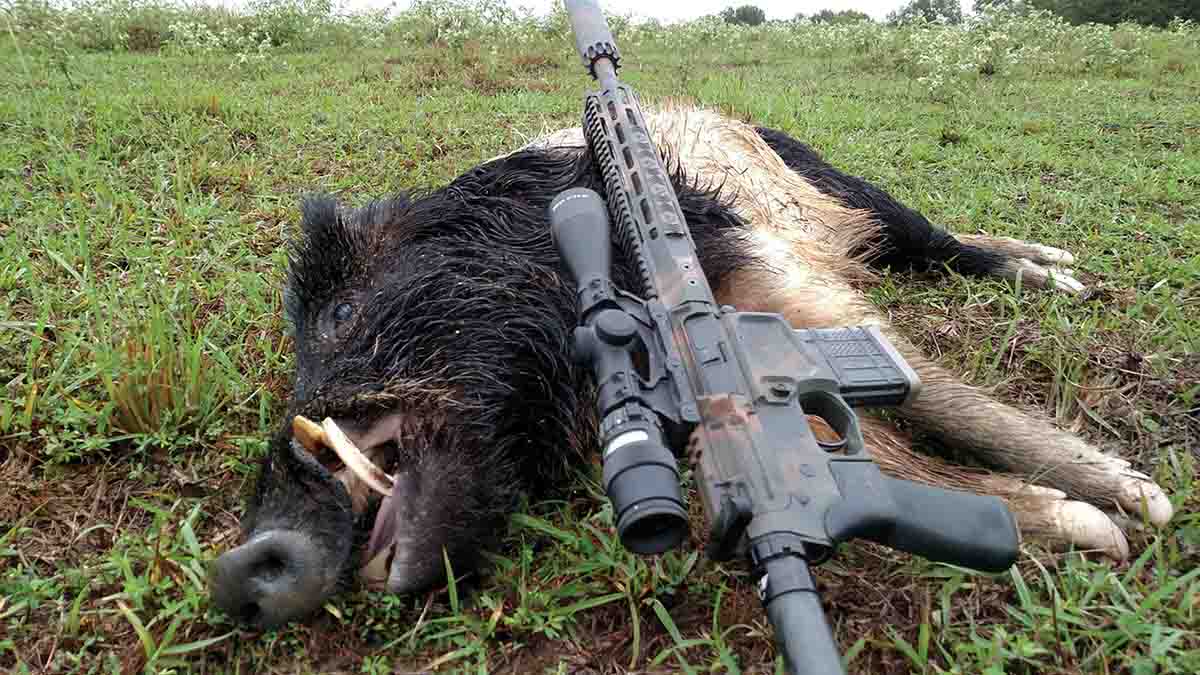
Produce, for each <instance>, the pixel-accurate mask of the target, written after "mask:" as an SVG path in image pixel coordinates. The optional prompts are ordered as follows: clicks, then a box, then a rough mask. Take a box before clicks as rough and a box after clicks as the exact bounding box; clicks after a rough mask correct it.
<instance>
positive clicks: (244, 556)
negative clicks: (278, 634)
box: [210, 530, 328, 629]
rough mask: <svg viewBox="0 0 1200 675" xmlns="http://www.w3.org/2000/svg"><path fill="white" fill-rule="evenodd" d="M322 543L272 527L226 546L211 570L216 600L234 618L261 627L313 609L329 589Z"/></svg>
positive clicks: (278, 622) (214, 598)
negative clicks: (235, 546)
mask: <svg viewBox="0 0 1200 675" xmlns="http://www.w3.org/2000/svg"><path fill="white" fill-rule="evenodd" d="M322 569H323V561H322V556H321V553H320V549H319V548H318V547H317V546H316V545H315V544H314V543H313V542H312V540H311V539H309V538H308V537H306V536H304V535H303V534H300V533H299V532H293V531H288V530H271V531H268V532H264V533H262V534H258V535H256V536H254V537H252V538H251V539H250V540H249V541H247V542H246V543H245V544H242V545H241V546H238V547H237V548H235V549H232V550H230V551H227V552H226V553H224V554H223V555H221V556H220V557H219V558H217V560H216V562H215V563H214V564H213V568H212V571H211V576H210V583H211V584H212V597H213V601H214V602H215V604H216V606H217V607H218V608H219V609H220V610H221V611H223V612H225V613H226V614H228V615H229V616H230V617H232V618H233V619H234V620H235V621H238V622H240V623H243V624H247V625H249V626H253V627H256V628H261V629H271V628H275V627H278V626H281V625H283V624H285V623H287V622H288V621H291V620H293V619H298V618H302V617H303V616H305V615H307V614H309V613H311V612H313V611H315V610H316V609H317V608H318V607H320V606H321V602H322V600H323V599H324V598H325V596H326V595H327V586H328V584H327V583H326V578H325V575H324V574H323V573H322V572H321V570H322Z"/></svg>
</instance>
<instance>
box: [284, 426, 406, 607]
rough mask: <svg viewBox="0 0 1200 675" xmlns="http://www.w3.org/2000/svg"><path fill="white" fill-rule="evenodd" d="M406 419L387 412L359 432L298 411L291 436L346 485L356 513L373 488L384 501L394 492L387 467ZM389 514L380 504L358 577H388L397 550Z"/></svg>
mask: <svg viewBox="0 0 1200 675" xmlns="http://www.w3.org/2000/svg"><path fill="white" fill-rule="evenodd" d="M402 421H403V418H402V417H401V415H400V414H398V413H396V414H392V415H386V416H384V417H383V418H381V419H379V420H377V421H376V422H374V423H373V424H371V425H370V426H369V427H368V428H366V429H365V430H364V431H362V432H355V431H353V430H346V429H343V426H346V427H350V425H349V424H347V423H346V422H342V423H341V424H339V423H338V422H337V421H336V420H334V419H333V418H331V417H326V418H325V419H324V420H323V421H322V422H321V424H317V423H316V422H313V421H312V420H310V419H308V418H306V417H303V416H301V415H297V416H295V417H294V418H293V419H292V437H293V438H294V439H295V440H296V441H297V442H298V443H299V444H300V445H301V446H302V447H303V448H304V449H305V450H307V451H308V452H309V453H310V454H311V455H312V456H313V457H315V458H317V459H318V460H319V461H321V463H322V464H323V465H324V466H325V467H326V468H327V469H328V470H329V472H330V473H331V474H333V477H334V478H336V479H337V480H338V481H339V482H341V483H342V485H344V486H345V487H346V491H347V492H348V493H349V494H350V503H351V507H352V508H353V510H354V512H355V514H362V513H364V512H365V511H366V509H367V506H368V504H369V502H370V498H371V493H372V492H374V493H377V494H379V495H380V496H382V497H383V498H384V499H385V500H386V499H388V498H390V497H391V495H392V489H393V487H394V485H395V479H394V478H393V477H392V476H391V475H390V474H389V473H387V471H386V469H388V468H391V465H392V464H394V463H395V462H396V461H397V458H398V455H399V452H398V450H399V447H398V445H397V444H396V438H397V437H398V432H399V429H400V426H401V424H402ZM331 452H332V455H331V454H330V453H331ZM390 514H391V511H390V510H389V509H386V508H381V509H380V510H379V512H378V514H377V515H376V517H375V523H374V525H373V527H372V531H371V538H370V540H369V542H368V543H367V549H366V552H365V555H364V561H365V564H364V565H363V567H362V568H361V569H360V576H362V578H363V581H364V582H366V583H367V584H368V585H372V586H375V585H379V584H380V583H382V582H384V581H386V579H387V576H388V570H389V568H390V566H391V558H392V556H393V553H394V550H393V547H394V543H393V542H392V541H391V537H390V534H391V530H392V529H393V528H394V523H392V522H390V518H389V515H390Z"/></svg>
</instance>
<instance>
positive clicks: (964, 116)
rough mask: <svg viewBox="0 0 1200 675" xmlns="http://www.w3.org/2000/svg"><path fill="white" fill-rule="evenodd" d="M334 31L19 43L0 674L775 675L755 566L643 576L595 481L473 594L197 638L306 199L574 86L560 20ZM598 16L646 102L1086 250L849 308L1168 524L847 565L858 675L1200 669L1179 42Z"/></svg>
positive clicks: (70, 28)
mask: <svg viewBox="0 0 1200 675" xmlns="http://www.w3.org/2000/svg"><path fill="white" fill-rule="evenodd" d="M331 9H332V8H331V7H330V6H329V5H328V4H325V3H321V2H280V1H276V0H264V1H263V2H260V3H257V4H255V5H254V6H252V7H251V11H249V12H247V13H245V14H238V15H235V14H232V13H229V12H227V11H218V10H212V9H196V8H187V7H180V6H174V5H169V4H162V3H158V2H146V1H142V0H101V1H100V2H90V3H84V4H77V5H72V6H68V7H66V8H63V7H52V6H50V5H46V4H41V3H39V2H31V1H30V0H20V1H19V2H16V3H11V4H10V5H8V6H7V8H6V9H5V11H4V12H3V14H2V16H3V20H4V25H3V26H2V27H0V28H2V30H0V33H3V34H4V41H3V44H2V46H0V50H2V52H3V57H4V61H5V63H6V64H8V65H9V67H7V68H5V69H3V71H2V72H0V86H3V88H4V90H5V91H6V92H7V94H8V95H7V96H5V97H3V99H0V132H2V133H0V242H2V244H3V246H2V248H0V387H2V388H0V487H2V494H3V497H2V498H0V668H2V669H4V670H5V671H10V672H137V671H141V670H143V669H145V670H147V671H149V672H298V671H300V672H307V671H322V672H328V671H331V670H343V671H354V672H388V671H390V670H391V669H393V668H396V669H399V670H420V669H424V668H430V669H439V670H447V671H458V670H469V671H472V672H483V671H488V672H520V673H528V672H543V671H548V672H566V671H570V670H576V669H580V668H584V669H587V668H592V669H594V670H597V671H603V672H622V671H625V670H637V671H643V672H645V671H663V672H667V671H670V672H679V671H687V672H699V671H710V670H717V671H723V672H771V671H774V670H775V669H776V667H777V664H776V663H775V661H774V659H773V653H772V648H771V639H770V628H769V625H768V624H767V623H766V622H765V620H764V618H763V617H762V615H761V613H760V609H759V606H758V604H757V600H756V598H755V595H754V592H753V589H752V588H751V587H750V585H749V584H748V583H747V580H746V578H745V576H744V573H743V570H741V569H739V568H737V567H726V566H718V565H713V564H710V563H707V562H706V561H705V560H704V559H703V557H702V556H700V555H698V554H697V552H696V550H695V548H694V546H692V545H689V546H688V547H685V548H684V549H681V550H680V551H678V552H674V553H671V554H668V555H664V556H660V557H655V558H638V557H635V556H633V555H631V554H628V553H626V552H625V551H624V550H622V549H621V547H620V545H619V543H618V542H617V541H616V539H615V536H614V532H613V529H612V522H611V513H610V511H609V508H608V505H607V503H606V500H605V499H604V498H603V495H602V493H601V492H600V490H599V488H598V487H597V481H596V476H595V475H594V474H590V473H586V472H585V473H584V475H581V476H580V479H579V490H578V492H577V494H576V496H575V497H574V498H573V499H571V500H570V501H569V502H565V503H552V504H534V505H529V506H528V507H527V508H525V509H523V510H522V512H521V513H520V514H519V515H518V516H516V517H515V518H514V519H513V522H512V530H511V532H510V534H509V543H510V546H509V548H508V549H507V550H506V551H505V553H504V555H503V556H501V557H499V558H497V559H496V561H495V563H496V569H495V572H494V573H493V574H491V575H489V576H487V577H485V578H483V579H471V578H457V579H456V581H455V583H452V584H449V585H448V586H447V587H445V588H440V589H435V590H434V591H432V592H430V593H428V594H425V595H421V596H419V597H408V598H395V597H389V596H386V595H382V594H375V593H367V592H356V593H353V594H351V595H349V596H346V597H344V598H341V599H339V600H338V601H337V602H335V603H331V604H330V605H329V606H327V607H326V611H324V612H323V613H322V614H321V615H320V616H319V617H316V618H315V619H314V620H313V621H312V622H310V623H308V624H306V625H298V626H292V627H288V628H286V629H281V630H278V631H273V632H270V633H267V634H259V635H249V634H245V633H240V632H238V631H237V630H236V629H235V628H234V627H233V626H232V624H231V623H230V622H228V620H227V619H226V618H225V617H223V616H221V615H219V614H218V613H216V612H215V611H214V610H212V609H211V608H210V607H209V605H208V601H207V597H206V589H205V585H204V577H205V565H206V564H207V562H208V561H209V560H211V559H212V557H213V556H214V555H215V554H216V553H217V552H218V551H219V550H222V549H223V548H224V547H225V546H227V545H229V544H230V543H231V542H232V540H233V538H234V537H235V536H236V521H237V514H238V512H239V509H240V503H241V501H240V494H241V492H242V491H244V490H245V489H246V488H247V487H248V486H249V480H250V478H251V477H252V473H253V467H254V464H255V462H256V461H257V459H258V458H259V457H260V456H261V453H262V452H263V450H264V439H265V438H266V434H267V433H268V432H269V430H270V428H271V425H272V424H274V423H275V421H276V420H277V419H278V418H279V415H280V414H281V412H282V408H283V405H284V402H285V400H286V397H287V394H288V387H289V383H288V381H287V374H288V371H289V367H290V358H291V357H290V337H289V336H288V335H287V333H286V330H285V327H284V325H283V323H282V318H281V311H280V309H281V297H280V295H281V293H280V284H281V280H282V270H283V262H284V253H283V249H282V246H283V244H284V243H285V242H286V241H287V238H288V236H289V235H290V234H291V232H292V231H293V230H292V228H293V227H294V225H295V222H296V218H297V205H298V198H299V197H300V195H301V194H302V193H304V192H307V191H311V190H318V189H319V190H327V191H332V192H337V193H341V194H343V195H344V198H345V199H346V200H347V201H349V202H350V203H361V202H362V201H365V200H366V199H368V198H370V197H373V196H378V195H381V194H386V193H388V192H390V191H393V190H396V189H401V188H414V187H415V188H420V187H425V186H432V185H435V184H438V183H439V182H442V181H445V180H447V179H449V178H451V177H453V176H454V175H456V174H457V173H458V172H460V171H462V170H464V169H466V168H469V167H470V166H472V165H474V164H475V163H477V162H479V161H480V160H482V159H486V158H489V157H492V156H494V155H496V154H499V153H502V152H505V151H507V150H509V149H511V148H513V147H514V146H516V145H518V144H520V143H522V142H524V141H525V140H527V139H529V138H530V137H532V136H534V135H536V134H537V133H538V132H540V131H542V130H545V129H553V128H557V127H560V126H562V125H575V124H577V123H578V119H579V115H580V105H579V101H580V95H581V93H582V91H583V88H584V87H585V86H587V82H586V80H585V77H584V75H583V72H582V69H581V68H580V66H579V63H578V61H577V59H576V56H575V54H574V52H573V43H572V42H571V39H570V35H569V33H568V31H567V27H566V22H565V20H564V16H563V15H562V14H561V12H558V13H555V14H552V15H551V16H549V17H545V18H538V17H531V16H522V15H519V14H516V13H513V12H511V11H509V10H506V9H505V8H504V7H503V6H500V5H498V4H495V3H489V2H478V3H449V2H435V3H418V5H417V6H416V7H415V8H414V9H413V10H411V11H409V12H406V13H404V14H401V15H400V16H398V17H395V18H391V19H389V18H387V17H384V16H382V15H353V16H348V15H339V14H337V13H334V12H332V11H331ZM613 24H614V27H615V28H616V31H617V38H618V40H619V41H620V44H621V46H622V48H623V49H624V51H625V52H626V59H627V60H626V63H627V64H628V65H629V69H628V71H626V72H627V74H628V80H629V81H630V82H631V83H632V84H633V85H634V86H635V87H636V88H637V89H638V91H639V92H641V93H642V95H643V96H644V97H645V98H647V99H649V100H651V101H652V100H654V99H658V98H662V97H667V96H674V97H690V98H692V99H694V100H696V101H698V102H701V103H703V104H704V105H708V106H713V107H717V108H720V109H723V110H725V111H727V112H730V113H732V114H734V115H739V116H744V117H747V118H751V119H753V120H755V121H756V122H758V123H761V124H765V125H769V126H774V127H777V128H780V129H782V130H784V131H786V132H788V133H791V134H793V135H796V136H798V137H799V138H802V139H805V140H806V141H809V142H811V143H812V144H813V145H814V146H816V147H817V148H818V149H819V150H820V151H821V152H822V153H823V154H824V155H825V156H826V157H827V158H828V159H829V160H830V161H832V162H833V163H834V164H835V165H836V166H839V167H841V168H843V169H845V170H847V171H849V172H852V173H856V174H858V175H861V176H863V177H865V178H867V179H868V180H871V181H875V182H877V183H878V184H880V185H882V186H884V187H885V188H886V189H888V190H889V191H891V192H892V193H893V194H895V195H896V196H897V197H899V198H900V199H902V200H903V201H905V202H907V203H909V204H911V205H912V206H914V207H915V208H917V209H919V210H921V211H923V212H924V213H926V214H927V215H928V216H929V217H930V218H931V219H932V220H934V221H935V222H937V223H939V224H942V225H943V226H945V227H947V228H949V229H951V230H954V231H958V232H975V231H986V232H990V233H994V234H1000V235H1008V236H1013V237H1020V238H1027V239H1033V240H1037V241H1040V242H1043V243H1046V244H1050V245H1054V246H1060V247H1063V248H1067V249H1069V250H1071V251H1072V252H1073V253H1074V254H1075V255H1076V257H1077V259H1078V261H1079V264H1078V269H1077V275H1078V276H1080V277H1081V278H1083V279H1085V280H1086V282H1087V283H1089V284H1090V285H1091V287H1092V289H1093V290H1092V292H1090V293H1089V294H1088V295H1087V296H1085V297H1082V298H1070V297H1065V296H1060V295H1056V294H1050V293H1039V292H1029V291H1028V290H1021V289H1014V288H1010V287H1009V286H1008V285H1006V284H1003V283H999V282H990V281H986V280H967V279H962V278H955V277H950V278H948V279H946V280H944V281H942V282H940V283H938V284H936V285H933V286H929V285H920V284H918V283H916V282H917V281H919V280H917V279H914V278H912V277H911V276H909V275H899V274H898V275H892V276H889V277H887V278H886V279H885V281H884V283H883V284H882V285H881V286H880V287H878V288H876V289H874V290H873V291H872V295H873V298H874V299H875V301H877V302H878V303H879V304H880V305H881V306H883V307H885V308H886V309H887V311H888V312H889V313H890V315H891V316H892V317H893V319H894V320H895V321H897V322H898V323H899V324H900V325H902V326H903V327H904V329H905V330H906V331H907V332H908V334H909V335H910V336H911V337H912V338H913V339H914V340H916V341H918V342H919V343H921V344H923V345H925V346H926V347H927V348H928V350H929V351H930V352H931V353H933V354H936V355H940V356H941V357H942V358H943V359H944V360H945V362H946V363H948V364H951V365H953V366H954V367H956V369H957V370H958V371H959V372H961V373H962V374H963V375H965V376H966V377H968V378H969V379H970V380H971V381H973V382H975V383H978V384H980V385H983V386H987V387H991V388H993V389H994V390H996V391H998V392H999V393H1001V394H1002V395H1004V396H1005V397H1007V398H1008V399H1009V400H1014V401H1018V402H1020V403H1022V404H1026V405H1029V406H1033V407H1037V408H1041V409H1043V410H1047V411H1049V412H1051V413H1052V414H1054V415H1055V417H1056V419H1057V420H1058V421H1059V422H1060V423H1062V424H1063V425H1064V426H1067V427H1069V428H1072V429H1074V430H1077V431H1078V432H1080V433H1082V434H1084V435H1086V436H1087V437H1089V438H1090V439H1092V440H1094V441H1096V442H1097V443H1100V444H1101V445H1102V446H1104V447H1106V448H1110V449H1111V450H1112V451H1114V452H1117V453H1120V454H1122V455H1123V456H1126V457H1128V458H1130V459H1131V460H1133V461H1134V463H1135V465H1136V466H1137V468H1139V469H1141V470H1143V471H1146V472H1147V473H1150V474H1152V475H1154V476H1155V477H1156V478H1157V479H1158V480H1160V481H1161V483H1162V484H1163V485H1164V486H1166V487H1167V488H1168V489H1169V490H1170V491H1171V492H1172V494H1173V495H1175V498H1176V500H1177V502H1176V503H1177V509H1178V514H1179V515H1178V516H1177V518H1176V519H1175V521H1174V522H1173V523H1171V525H1170V526H1169V527H1168V528H1166V529H1165V530H1163V531H1161V532H1145V533H1144V534H1143V535H1141V539H1140V541H1139V542H1138V543H1139V550H1141V551H1144V553H1142V554H1141V555H1140V556H1139V557H1137V558H1136V559H1135V560H1133V561H1130V562H1129V563H1127V564H1124V565H1113V564H1109V563H1104V562H1098V561H1095V560H1089V559H1086V558H1084V557H1082V556H1079V555H1073V554H1069V553H1064V552H1049V551H1042V550H1039V549H1037V548H1036V547H1030V548H1029V549H1028V550H1027V552H1026V555H1024V556H1023V557H1022V558H1021V560H1020V562H1019V564H1018V565H1017V567H1016V568H1014V570H1013V571H1012V573H1011V574H1006V575H998V576H995V577H992V576H986V575H978V574H973V573H969V572H967V571H965V570H960V569H955V568H952V567H947V566H944V565H934V564H930V563H927V562H924V561H920V560H916V559H912V558H910V557H906V556H901V555H899V554H894V553H890V552H887V551H883V550H880V549H878V548H875V547H871V546H868V545H855V546H849V547H846V548H845V549H844V551H843V554H842V555H841V556H840V557H839V558H838V559H837V560H835V561H833V562H830V563H828V564H827V565H825V566H823V567H822V568H820V569H819V571H818V575H819V579H820V582H821V584H822V586H823V589H824V593H825V598H826V600H827V608H828V612H829V617H830V619H831V620H832V621H833V623H834V628H835V632H836V634H837V636H838V639H839V641H840V643H841V647H842V649H843V651H844V653H845V655H846V659H847V661H848V662H849V664H850V666H849V667H850V670H851V671H852V672H864V673H865V672H871V673H908V672H918V673H935V672H943V673H1035V672H1036V673H1079V672H1086V673H1092V672H1095V673H1115V672H1127V673H1151V672H1154V673H1168V672H1173V673H1192V672H1196V671H1197V670H1200V619H1198V617H1197V611H1198V605H1197V603H1198V593H1200V572H1198V571H1197V563H1198V562H1200V521H1198V519H1197V516H1196V505H1197V498H1196V496H1195V489H1194V488H1195V481H1194V475H1195V462H1196V458H1197V448H1200V356H1198V355H1197V354H1198V347H1200V311H1197V310H1198V307H1200V284H1198V280H1200V104H1198V103H1197V101H1200V69H1198V67H1197V65H1196V64H1197V63H1200V58H1198V57H1200V29H1198V28H1197V27H1195V26H1192V25H1189V24H1183V23H1177V24H1175V25H1173V26H1171V27H1170V28H1169V29H1167V30H1151V29H1146V28H1141V27H1136V26H1129V25H1125V26H1119V27H1116V28H1107V27H1094V26H1092V27H1072V26H1068V25H1065V24H1064V23H1062V22H1060V21H1056V20H1055V19H1054V18H1053V17H1050V16H1048V15H1044V14H1029V15H997V16H993V17H988V18H986V19H985V20H980V21H976V22H972V23H970V24H968V25H964V26H940V25H931V24H912V25H908V26H903V27H886V26H881V25H875V24H867V23H864V24H854V25H843V26H828V25H812V24H807V23H795V22H791V23H778V24H772V25H767V26H760V27H757V28H745V27H734V26H729V25H725V24H722V23H719V22H717V21H712V20H701V21H695V22H691V23H689V24H685V25H681V26H659V25H655V24H637V23H634V22H630V21H626V20H620V19H619V18H618V19H614V21H613ZM696 515H697V522H699V521H698V518H699V513H698V512H697V514H696Z"/></svg>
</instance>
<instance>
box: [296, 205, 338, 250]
mask: <svg viewBox="0 0 1200 675" xmlns="http://www.w3.org/2000/svg"><path fill="white" fill-rule="evenodd" d="M300 214H301V218H300V227H301V229H302V230H303V232H302V236H303V238H304V239H309V240H311V239H314V238H316V239H322V238H324V237H325V236H328V234H332V231H333V230H334V229H336V228H337V227H338V202H337V199H336V198H334V197H332V196H330V195H326V194H313V195H307V196H305V198H304V200H303V202H301V204H300ZM327 233H328V234H327Z"/></svg>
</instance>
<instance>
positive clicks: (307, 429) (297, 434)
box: [292, 415, 329, 456]
mask: <svg viewBox="0 0 1200 675" xmlns="http://www.w3.org/2000/svg"><path fill="white" fill-rule="evenodd" d="M292 436H293V437H294V438H295V439H296V440H297V441H300V445H302V446H304V449H305V450H307V451H309V452H310V453H312V454H313V456H316V455H317V453H319V452H320V451H321V450H322V449H324V448H326V447H328V446H329V441H328V439H326V438H325V430H324V429H322V428H321V427H320V426H319V425H318V424H317V423H316V422H314V421H312V420H310V419H308V418H307V417H301V416H300V415H296V416H295V417H293V418H292Z"/></svg>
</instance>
